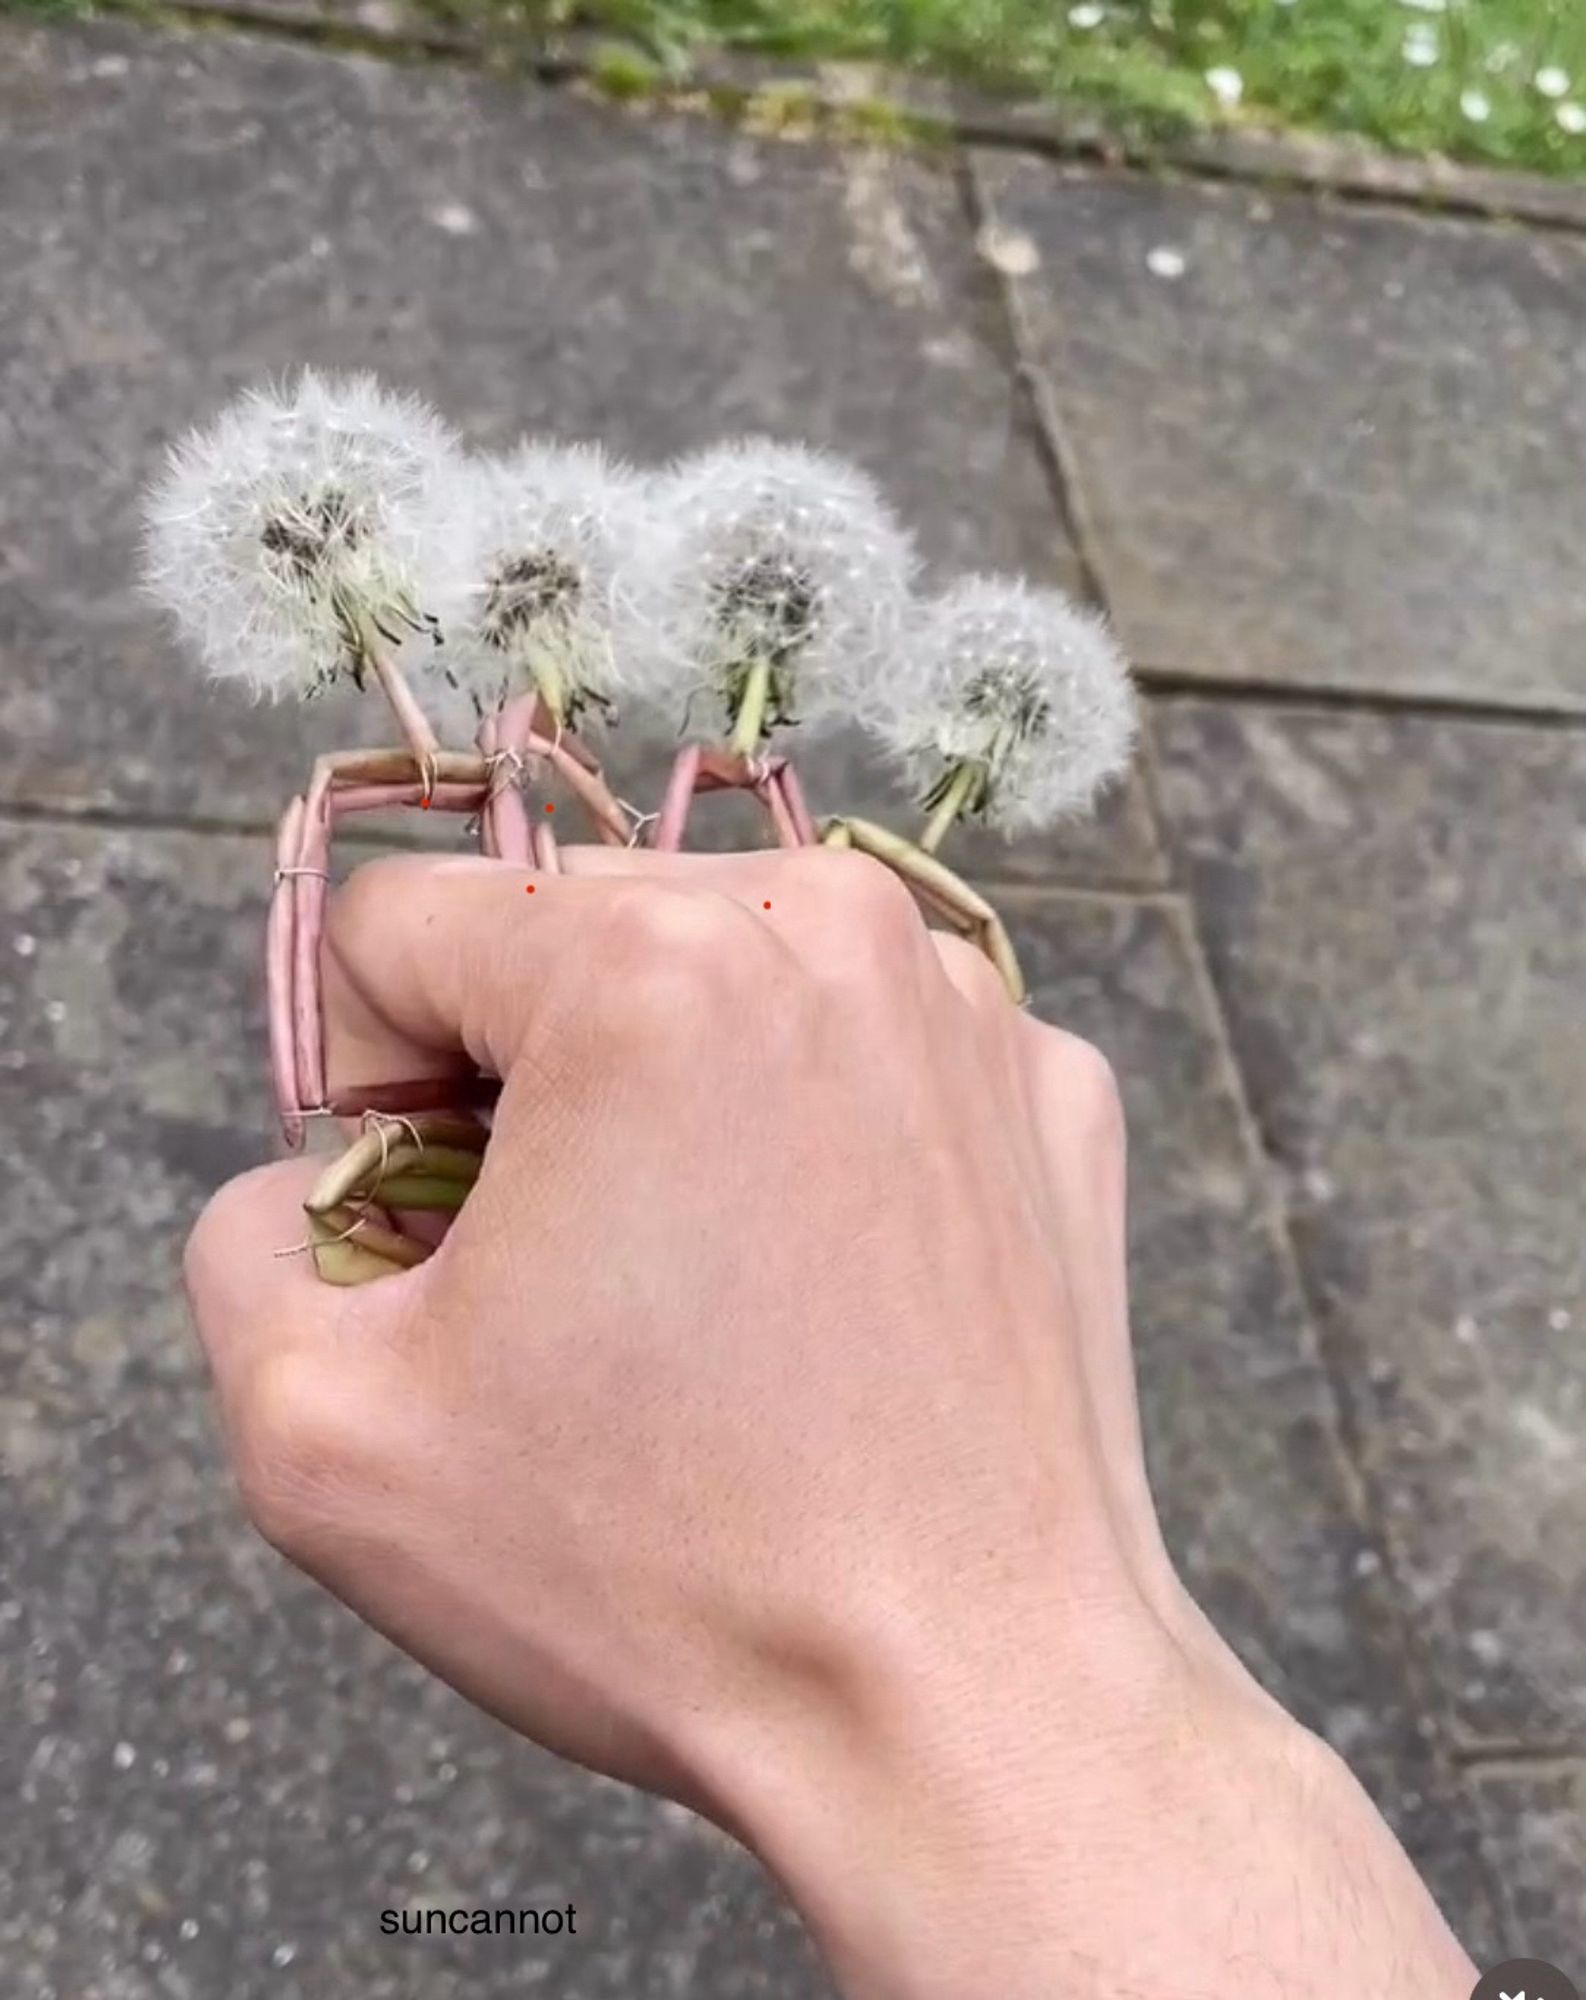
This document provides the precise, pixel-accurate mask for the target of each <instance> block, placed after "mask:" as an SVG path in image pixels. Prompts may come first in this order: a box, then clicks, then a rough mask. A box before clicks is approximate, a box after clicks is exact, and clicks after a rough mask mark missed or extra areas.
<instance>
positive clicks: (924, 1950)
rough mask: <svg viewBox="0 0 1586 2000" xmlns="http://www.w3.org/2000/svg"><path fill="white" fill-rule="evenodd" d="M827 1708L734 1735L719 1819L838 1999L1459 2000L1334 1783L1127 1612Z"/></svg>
mask: <svg viewBox="0 0 1586 2000" xmlns="http://www.w3.org/2000/svg"><path fill="white" fill-rule="evenodd" d="M830 1692H831V1691H830V1690H828V1698H827V1699H826V1700H824V1701H815V1700H812V1699H805V1700H802V1701H800V1702H799V1703H798V1704H797V1710H798V1712H797V1714H794V1713H791V1712H790V1713H788V1714H786V1715H784V1716H783V1717H782V1718H781V1720H780V1721H779V1722H778V1723H776V1724H775V1725H773V1726H769V1727H762V1728H761V1729H759V1730H757V1731H748V1732H745V1733H744V1735H743V1736H742V1737H741V1738H740V1740H739V1743H738V1746H737V1747H738V1752H739V1761H738V1763H737V1766H736V1768H735V1770H734V1771H733V1773H732V1775H731V1778H730V1780H729V1783H728V1785H727V1787H726V1792H725V1795H726V1796H727V1797H728V1798H729V1801H730V1807H731V1809H730V1814H729V1818H730V1823H731V1824H732V1825H733V1827H734V1830H735V1831H736V1832H738V1833H739V1835H740V1837H742V1838H744V1839H745V1840H746V1841H747V1842H748V1844H749V1845H750V1846H752V1847H753V1848H754V1849H755V1850H756V1852H757V1853H758V1854H759V1855H760V1857H761V1859H762V1860H763V1861H764V1862H765V1863H766V1865H767V1866H768V1867H769V1868H770V1869H771V1870H772V1872H773V1873H774V1874H776V1875H777V1877H778V1878H779V1879H780V1880H781V1882H782V1884H783V1886H784V1887H785V1889H786V1890H787V1892H788V1893H789V1895H790V1897H791V1898H792V1900H793V1902H794V1903H795V1905H796V1906H797V1907H798V1909H799V1911H800V1913H801V1915H802V1916H803V1917H804V1919H805V1921H806V1923H807V1924H808V1926H809V1928H810V1930H811V1932H812V1933H813V1935H814V1936H815V1938H816V1940H817V1942H818V1943H819V1944H820V1945H821V1947H822V1949H823V1950H824V1952H825V1954H826V1956H827V1958H828V1960H829V1962H830V1964H831V1965H832V1968H833V1970H834V1972H835V1973H836V1976H837V1979H838V1982H839V1984H840V1986H841V1988H842V1990H843V1992H844V1993H845V1995H847V1996H849V2000H1051V1996H1052V1995H1053V1994H1054V1993H1063V1994H1065V1995H1068V1996H1071V2000H1110V1996H1112V1995H1113V1994H1114V1993H1116V1992H1118V1991H1126V1992H1130V1993H1138V1994H1140V1995H1141V1996H1142V2000H1158V1996H1163V1995H1170V1994H1173V1995H1176V1994H1179V1993H1183V1992H1187V1991H1194V1992H1199V1991H1205V1992H1208V1993H1210V1992H1216V1991H1221V1990H1224V1988H1225V1986H1226V1985H1227V1982H1228V1981H1229V1979H1230V1978H1232V1977H1233V1976H1234V1975H1235V1974H1238V1976H1239V1978H1240V1980H1241V1981H1242V1982H1244V1984H1245V1985H1246V1988H1247V1990H1249V1991H1251V1992H1252V1993H1253V1994H1257V1995H1265V1994H1267V1993H1268V1992H1271V1993H1272V1994H1274V1995H1275V1994H1277V1993H1279V1992H1281V1993H1283V1994H1285V1995H1289V1994H1292V1995H1294V1996H1295V2000H1301V1996H1303V2000H1310V1997H1311V1996H1312V1995H1313V1994H1314V1995H1316V1996H1318V2000H1319V1996H1321V1995H1322V1994H1328V1995H1331V1994H1332V1993H1334V1992H1336V1991H1340V1990H1351V1989H1352V1988H1353V1989H1355V1990H1363V1987H1362V1982H1363V1981H1367V1979H1368V1974H1369V1973H1370V1969H1371V1967H1372V1966H1373V1965H1374V1964H1377V1963H1380V1962H1392V1963H1394V1964H1402V1965H1403V1966H1404V1967H1405V1968H1406V1980H1407V1990H1414V1991H1416V1992H1417V1993H1424V1994H1425V1995H1426V1996H1427V2000H1464V1995H1465V1994H1467V1993H1468V1992H1469V1988H1470V1983H1471V1980H1472V1979H1473V1977H1474V1968H1472V1967H1471V1966H1470V1963H1469V1960H1468V1959H1467V1958H1466V1956H1465V1954H1464V1953H1463V1952H1462V1951H1461V1950H1460V1948H1459V1946H1458V1944H1457V1943H1456V1941H1455V1940H1454V1938H1453V1936H1452V1934H1451V1933H1450V1932H1449V1930H1448V1929H1447V1927H1446V1925H1445V1924H1444V1923H1443V1921H1442V1919H1441V1918H1440V1916H1439V1915H1438V1913H1437V1911H1436V1909H1435V1907H1434V1906H1433V1905H1432V1903H1431V1900H1430V1898H1429V1897H1428V1896H1427V1894H1426V1892H1425V1890H1424V1888H1423V1887H1422V1885H1421V1883H1420V1882H1419V1881H1418V1879H1417V1877H1416V1875H1415V1873H1414V1870H1413V1869H1412V1868H1411V1866H1410V1864H1409V1862H1408V1861H1407V1859H1406V1858H1405V1856H1404V1854H1403V1853H1402V1850H1400V1848H1399V1847H1398V1845H1397V1843H1396V1841H1395V1840H1394V1838H1393V1836H1392V1834H1391V1833H1390V1832H1389V1830H1388V1829H1387V1827H1386V1825H1385V1824H1384V1823H1383V1822H1382V1820H1381V1819H1380V1818H1379V1816H1378V1815H1377V1813H1376V1811H1375V1809H1374V1808H1373V1807H1372V1805H1371V1804H1370V1801H1369V1800H1368V1799H1367V1798H1366V1796H1365V1794H1364V1792H1362V1791H1361V1789H1360V1787H1359V1786H1358V1784H1356V1782H1355V1780H1354V1779H1353V1777H1352V1776H1351V1775H1350V1774H1349V1772H1348V1770H1347V1769H1346V1767H1345V1766H1344V1765H1343V1764H1342V1762H1341V1761H1340V1760H1339V1759H1338V1758H1337V1757H1336V1756H1335V1755H1334V1754H1333V1753H1332V1752H1331V1751H1330V1750H1328V1749H1327V1748H1326V1747H1325V1746H1324V1745H1323V1744H1322V1743H1321V1742H1320V1741H1319V1740H1318V1739H1317V1738H1315V1737H1314V1736H1312V1735H1311V1734H1310V1733H1309V1732H1307V1731H1306V1730H1304V1729H1302V1728H1301V1727H1300V1726H1299V1725H1298V1724H1297V1723H1295V1722H1294V1721H1293V1720H1292V1719H1291V1718H1289V1717H1288V1716H1286V1715H1284V1714H1283V1713H1282V1712H1281V1711H1280V1710H1279V1709H1277V1708H1276V1707H1275V1706H1274V1705H1273V1704H1272V1703H1271V1702H1269V1701H1268V1700H1267V1699H1266V1698H1265V1697H1263V1696H1261V1695H1260V1693H1259V1691H1258V1690H1257V1689H1256V1687H1255V1684H1254V1683H1253V1682H1252V1681H1250V1679H1249V1677H1248V1676H1247V1675H1245V1674H1244V1672H1243V1669H1236V1670H1235V1671H1233V1672H1227V1671H1224V1670H1222V1669H1220V1668H1209V1667H1208V1666H1207V1664H1206V1662H1205V1661H1204V1659H1199V1658H1196V1657H1195V1656H1193V1655H1192V1654H1191V1653H1189V1652H1186V1651H1185V1650H1184V1649H1183V1648H1181V1647H1180V1646H1179V1645H1177V1644H1176V1643H1175V1642H1174V1641H1173V1639H1172V1638H1170V1637H1169V1635H1168V1634H1167V1633H1166V1631H1165V1630H1164V1628H1163V1627H1162V1626H1161V1625H1160V1624H1159V1623H1157V1621H1156V1620H1155V1619H1153V1618H1151V1617H1149V1616H1147V1615H1145V1614H1143V1613H1141V1612H1139V1611H1138V1609H1135V1608H1132V1609H1129V1610H1119V1609H1117V1608H1115V1607H1114V1608H1100V1609H1098V1610H1096V1611H1095V1612H1094V1613H1093V1614H1092V1615H1089V1616H1084V1617H1074V1616H1072V1615H1070V1616H1069V1617H1068V1618H1066V1619H1065V1620H1064V1621H1063V1624H1062V1626H1061V1628H1060V1629H1059V1630H1056V1631H1047V1630H1043V1629H1042V1628H1041V1627H1040V1626H1039V1625H1038V1624H1036V1623H1034V1622H1031V1623H1029V1624H1027V1625H1026V1626H1025V1627H1024V1628H1023V1630H1022V1633H1021V1636H1020V1642H1019V1643H1018V1644H1017V1645H1011V1644H1009V1643H1007V1635H1006V1634H1004V1635H1002V1640H1001V1643H999V1644H998V1645H996V1646H992V1645H989V1644H988V1645H985V1646H976V1645H974V1644H963V1643H960V1642H955V1644H954V1646H953V1649H952V1652H951V1655H950V1657H944V1656H943V1655H942V1654H940V1653H939V1652H936V1651H935V1650H934V1649H932V1648H920V1649H915V1648H914V1647H912V1646H903V1647H900V1648H895V1649H891V1650H890V1651H888V1652H886V1653H884V1654H883V1653H878V1654H876V1655H874V1656H873V1657H872V1659H871V1661H870V1663H869V1667H868V1670H867V1672H866V1673H865V1674H864V1675H862V1676H858V1677H856V1678H855V1679H854V1680H853V1681H852V1683H851V1684H850V1685H849V1686H847V1687H846V1688H845V1689H844V1690H843V1694H842V1698H841V1699H831V1698H830ZM1252 1966H1254V1967H1256V1968H1257V1970H1258V1972H1259V1974H1260V1976H1254V1975H1252V1974H1251V1971H1250V1968H1251V1967H1252ZM1412 1975H1413V1976H1412ZM1263 1978H1264V1979H1265V1980H1266V1981H1267V1983H1266V1984H1263Z"/></svg>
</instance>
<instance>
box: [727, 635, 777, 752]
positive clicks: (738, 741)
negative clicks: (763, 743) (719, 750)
mask: <svg viewBox="0 0 1586 2000" xmlns="http://www.w3.org/2000/svg"><path fill="white" fill-rule="evenodd" d="M770 706H771V662H770V661H769V660H764V659H760V660H751V661H750V662H749V667H748V671H747V672H746V673H745V675H744V679H743V687H742V689H741V690H740V692H739V695H738V712H737V714H736V716H735V717H734V719H733V726H732V736H731V738H730V739H729V741H728V746H727V747H728V748H729V749H730V750H731V751H732V752H733V754H734V755H735V756H738V757H752V756H753V755H754V753H755V751H756V750H757V749H758V748H759V747H760V738H761V737H762V736H763V735H764V734H765V724H766V715H767V713H768V711H769V709H770Z"/></svg>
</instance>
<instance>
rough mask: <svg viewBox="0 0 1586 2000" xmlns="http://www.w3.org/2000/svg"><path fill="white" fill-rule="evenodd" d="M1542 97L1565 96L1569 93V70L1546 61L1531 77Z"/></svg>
mask: <svg viewBox="0 0 1586 2000" xmlns="http://www.w3.org/2000/svg"><path fill="white" fill-rule="evenodd" d="M1531 80H1532V82H1533V83H1534V84H1535V85H1536V87H1537V89H1538V90H1539V91H1540V92H1541V93H1542V95H1543V96H1544V97H1565V96H1567V95H1568V94H1569V72H1568V71H1567V70H1562V69H1560V68H1559V67H1558V65H1557V63H1548V64H1547V65H1546V66H1545V67H1544V68H1542V69H1539V70H1538V71H1537V73H1536V75H1535V76H1534V77H1533V78H1532V79H1531Z"/></svg>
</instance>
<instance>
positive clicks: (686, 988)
mask: <svg viewBox="0 0 1586 2000" xmlns="http://www.w3.org/2000/svg"><path fill="white" fill-rule="evenodd" d="M598 956H599V959H600V964H601V971H602V973H603V974H604V980H603V982H602V983H603V985H604V987H605V989H606V991H607V993H608V994H609V996H610V1001H611V1002H612V1003H614V1004H615V1007H616V1009H617V1011H618V1014H619V1016H620V1018H621V1019H624V1020H627V1021H630V1022H632V1023H634V1024H635V1025H637V1026H639V1027H642V1029H643V1030H644V1031H645V1032H653V1031H654V1030H655V1029H656V1028H657V1027H661V1028H665V1027H667V1026H669V1025H670V1026H674V1027H682V1026H686V1025H689V1024H692V1023H697V1021H698V1020H699V1018H700V1016H701V1015H702V1014H705V1013H708V1012H711V1011H713V1010H715V1009H717V1008H719V1007H721V1006H723V1005H731V1006H732V1007H733V1008H734V1009H736V1008H738V1007H740V1006H742V1005H743V1004H744V1003H745V1001H746V1000H747V999H750V998H752V996H753V994H754V993H755V992H757V991H758V990H760V989H762V987H763V986H764V985H765V984H766V983H767V976H768V971H769V967H770V962H771V957H772V954H771V952H770V951H769V949H768V941H767V939H766V937H765V935H764V933H763V932H762V930H761V928H760V926H759V925H757V924H755V923H753V922H752V921H750V919H749V916H748V913H747V912H745V911H743V910H741V909H739V908H738V906H737V905H736V904H735V903H733V902H732V901H731V900H730V899H729V898H728V897H726V896H718V895H713V894H709V893H700V892H696V891H688V892H680V891H677V890H668V891H665V892H657V891H656V890H654V889H643V890H635V891H632V892H630V893H628V894H626V895H623V896H621V897H618V898H616V899H615V900H614V901H613V903H612V905H611V907H610V909H609V910H608V912H607V914H606V916H605V918H604V920H603V924H602V934H601V938H600V942H599V946H598ZM608 1024H609V1022H608Z"/></svg>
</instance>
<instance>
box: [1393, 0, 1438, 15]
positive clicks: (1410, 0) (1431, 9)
mask: <svg viewBox="0 0 1586 2000" xmlns="http://www.w3.org/2000/svg"><path fill="white" fill-rule="evenodd" d="M1399 5H1400V6H1401V7H1413V8H1414V9H1415V10H1416V12H1417V13H1420V14H1446V13H1447V12H1448V0H1399Z"/></svg>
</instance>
